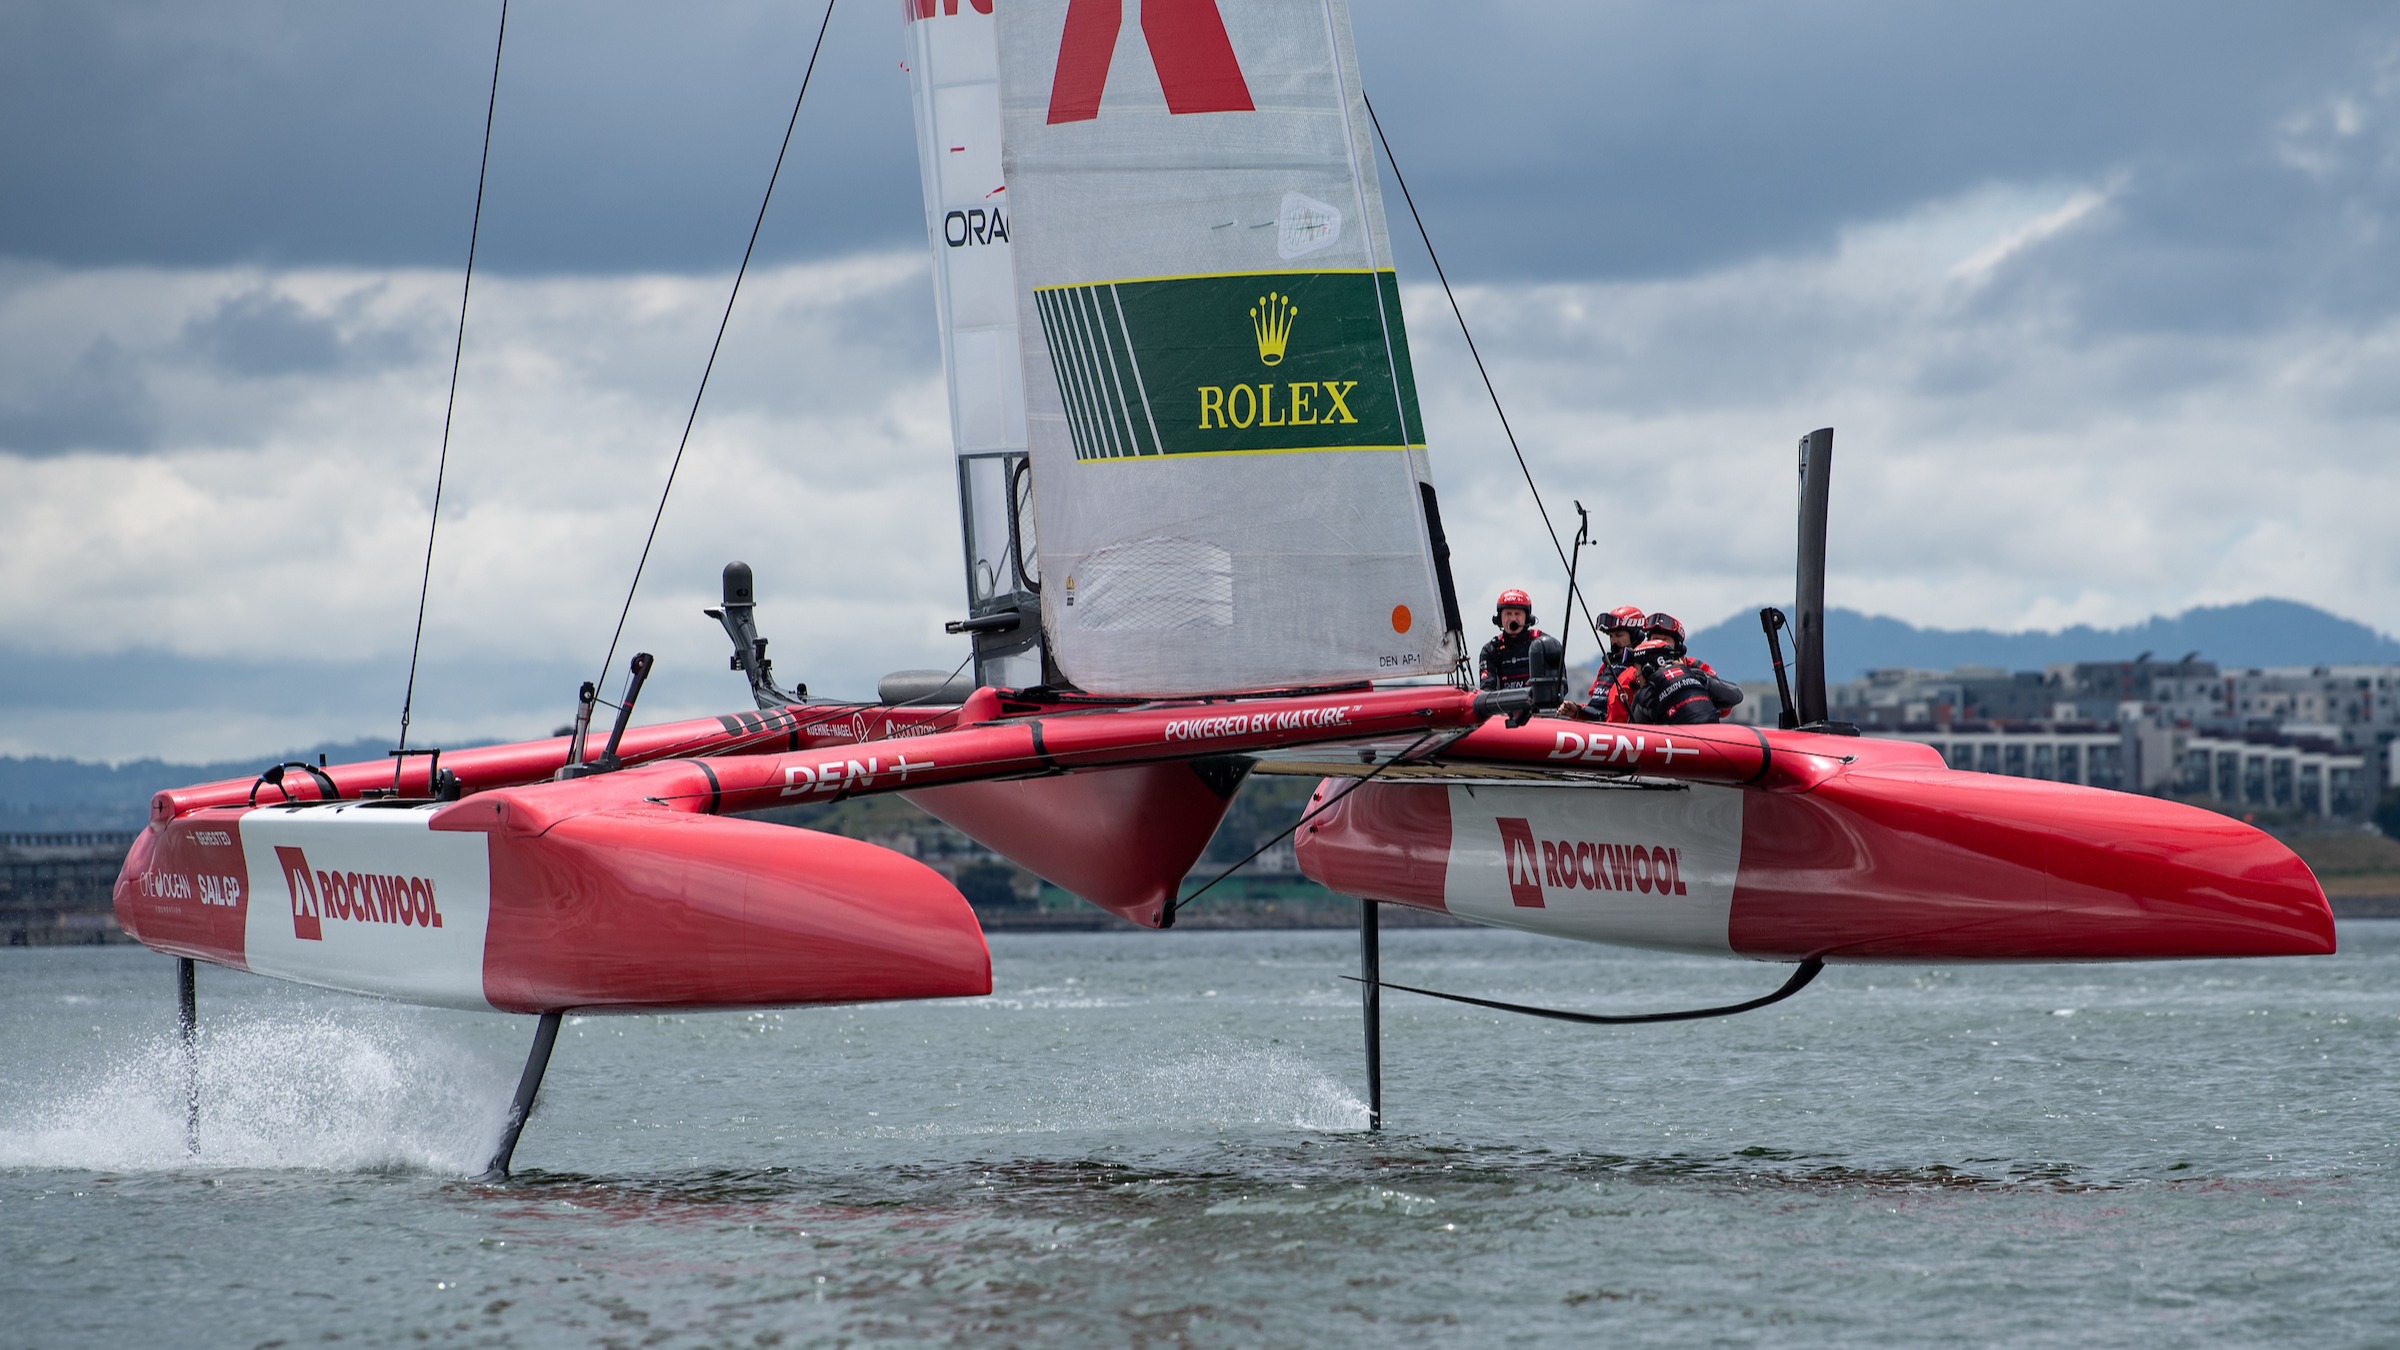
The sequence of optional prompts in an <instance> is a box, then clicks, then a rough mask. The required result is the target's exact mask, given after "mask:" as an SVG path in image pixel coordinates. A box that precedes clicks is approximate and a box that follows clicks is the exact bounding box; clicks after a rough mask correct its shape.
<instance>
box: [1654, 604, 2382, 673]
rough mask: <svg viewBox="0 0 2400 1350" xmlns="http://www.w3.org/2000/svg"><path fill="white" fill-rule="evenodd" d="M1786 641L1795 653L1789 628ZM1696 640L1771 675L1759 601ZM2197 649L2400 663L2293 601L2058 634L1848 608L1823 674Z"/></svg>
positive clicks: (2355, 631) (2171, 655)
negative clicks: (1921, 622)
mask: <svg viewBox="0 0 2400 1350" xmlns="http://www.w3.org/2000/svg"><path fill="white" fill-rule="evenodd" d="M1787 612H1788V611H1787ZM1785 643H1786V645H1785V648H1784V652H1785V656H1786V659H1789V656H1790V652H1791V648H1790V645H1789V643H1790V634H1789V632H1788V631H1787V632H1786V634H1785ZM1691 646H1692V650H1693V651H1694V652H1696V653H1698V654H1699V655H1700V656H1702V657H1704V658H1706V659H1707V660H1708V661H1709V663H1710V664H1712V665H1714V666H1716V667H1717V668H1718V669H1719V670H1722V671H1724V672H1726V673H1727V674H1729V675H1733V676H1735V677H1736V678H1739V679H1751V678H1765V677H1766V676H1767V675H1768V674H1769V671H1770V667H1769V666H1768V664H1767V645H1766V639H1765V638H1764V637H1762V636H1761V635H1760V633H1759V629H1758V610H1757V609H1756V608H1752V609H1748V610H1745V611H1743V612H1742V613H1739V614H1736V615H1734V616H1733V617H1732V618H1730V619H1727V620H1725V621H1724V622H1723V623H1719V624H1715V625H1712V626H1711V627H1708V628H1704V629H1702V630H1700V631H1699V632H1697V633H1694V634H1693V635H1692V642H1691ZM2193 651H2196V652H2198V653H2199V654H2200V656H2201V657H2202V659H2204V660H2209V661H2214V662H2216V663H2217V664H2218V665H2219V666H2222V667H2225V668H2228V669H2238V668H2243V667H2249V666H2311V665H2336V664H2345V663H2374V662H2387V663H2395V664H2400V642H2395V641H2394V640H2392V639H2391V638H2389V637H2386V636H2384V635H2383V634H2381V633H2378V632H2376V631H2375V630H2374V629H2372V628H2369V627H2367V626H2366V625H2365V624H2362V623H2357V622H2354V621H2352V620H2349V619H2345V618H2342V617H2341V616H2340V615H2337V614H2328V613H2327V612H2325V611H2324V610H2321V609H2318V608H2316V607H2315V606H2313V605H2304V604H2301V603H2299V602H2298V601H2294V600H2251V601H2248V602H2245V603H2243V604H2239V605H2204V606H2201V607H2200V608H2197V609H2188V610H2185V611H2184V612H2183V613H2181V614H2177V615H2174V616H2173V617H2153V618H2150V619H2146V620H2144V621H2142V622H2141V623H2138V624H2132V625H2129V626H2127V627H2124V628H2092V627H2088V626H2085V625H2082V624H2078V625H2076V626H2075V627H2073V628H2068V629H2064V630H2062V631H2059V632H2055V633H2038V632H2037V633H1996V632H1993V631H1991V630H1990V629H1986V628H1965V629H1947V628H1919V627H1917V626H1916V625H1915V624H1911V623H1906V622H1903V621H1902V620H1899V619H1887V618H1882V617H1880V616H1876V615H1868V614H1861V613H1859V612H1857V611H1856V610H1849V609H1835V610H1831V611H1829V612H1828V613H1827V615H1826V618H1825V674H1826V678H1827V679H1829V680H1835V681H1840V680H1853V679H1857V678H1858V677H1859V676H1861V675H1863V674H1865V673H1866V672H1867V671H1869V670H1873V669H1876V668H1879V667H1887V666H1916V667H1920V668H1924V669H1929V670H1948V669H1950V668H1951V667H1953V666H1965V665H1977V666H1998V667H2000V668H2002V669H2004V670H2039V669H2041V668H2042V667H2043V666H2045V665H2048V664H2049V663H2051V662H2053V661H2128V660H2131V659H2133V658H2134V657H2136V656H2139V655H2141V654H2142V653H2143V652H2149V653H2150V654H2152V655H2153V656H2155V657H2157V658H2159V659H2161V660H2170V661H2171V660H2174V659H2175V658H2177V657H2180V656H2182V655H2183V654H2184V653H2185V652H2193Z"/></svg>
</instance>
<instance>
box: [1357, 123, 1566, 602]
mask: <svg viewBox="0 0 2400 1350" xmlns="http://www.w3.org/2000/svg"><path fill="white" fill-rule="evenodd" d="M1358 98H1359V101H1360V102H1361V103H1364V104H1366V105H1367V121H1368V122H1369V123H1371V124H1372V125H1373V126H1374V128H1375V140H1376V142H1377V143H1378V144H1380V145H1382V146H1383V158H1384V162H1385V163H1387V164H1390V165H1391V166H1392V181H1393V182H1394V183H1397V184H1399V185H1400V200H1401V201H1403V202H1406V203H1408V215H1409V219H1411V220H1413V221H1415V222H1416V223H1417V238H1419V239H1422V240H1424V241H1425V256H1426V257H1428V258H1431V259H1433V275H1434V276H1435V277H1436V278H1438V279H1439V280H1440V281H1441V283H1442V295H1443V296H1444V297H1445V298H1446V299H1448V300H1449V301H1450V313H1451V314H1452V316H1454V317H1455V318H1457V320H1458V331H1459V335H1460V336H1461V337H1464V338H1465V339H1466V340H1467V353H1468V354H1469V355H1471V356H1473V357H1474V358H1475V373H1476V374H1478V375H1481V376H1482V377H1483V392H1484V393H1485V394H1487V395H1489V396H1490V397H1491V400H1492V411H1493V412H1494V413H1496V414H1498V415H1499V417H1500V430H1501V431H1502V432H1503V433H1504V434H1505V435H1507V437H1508V449H1509V453H1511V454H1513V455H1515V456H1516V457H1517V470H1518V472H1520V473H1522V474H1524V475H1525V490H1526V491H1528V492H1530V493H1532V494H1533V509H1534V510H1536V511H1539V512H1540V513H1541V516H1542V529H1543V530H1545V531H1547V532H1548V533H1549V535H1550V548H1551V550H1552V551H1553V552H1555V553H1557V554H1558V565H1559V566H1560V567H1561V568H1564V569H1567V570H1569V571H1572V570H1573V569H1574V566H1575V565H1574V564H1573V563H1572V562H1570V561H1568V560H1567V550H1566V546H1565V545H1563V544H1561V543H1559V542H1558V527H1557V526H1556V525H1553V524H1551V523H1550V508H1549V507H1548V506H1546V505H1544V504H1543V503H1542V490H1541V489H1540V488H1538V487H1536V486H1534V482H1533V469H1532V468H1531V467H1530V466H1528V465H1527V464H1526V463H1525V452H1524V450H1522V449H1520V448H1519V447H1518V445H1517V432H1516V428H1514V427H1512V426H1510V425H1509V424H1508V410H1507V409H1506V408H1503V407H1501V406H1500V391H1499V390H1498V389H1496V388H1494V387H1493V386H1492V372H1491V371H1489V370H1487V369H1485V368H1484V364H1483V352H1482V351H1481V349H1479V348H1477V347H1476V345H1475V334H1474V333H1473V332H1472V331H1470V330H1469V329H1468V327H1467V315H1466V311H1465V310H1463V309H1460V308H1459V306H1458V295H1457V293H1456V292H1454V291H1452V290H1451V289H1450V276H1449V273H1447V272H1445V271H1443V270H1442V255H1441V254H1439V253H1436V252H1434V250H1433V236H1432V235H1430V234H1428V233H1426V231H1425V217H1424V216H1423V215H1421V214H1419V213H1418V211H1417V199H1416V198H1415V197H1414V196H1412V195H1410V193H1409V190H1408V179H1407V178H1406V177H1405V176H1403V175H1402V174H1401V172H1400V161H1399V160H1398V159H1396V158H1394V157H1393V155H1392V141H1391V138H1390V137H1388V136H1386V135H1384V134H1383V121H1382V119H1380V118H1378V117H1376V116H1375V101H1374V100H1373V99H1370V98H1368V97H1367V96H1366V93H1365V92H1364V91H1363V90H1362V91H1361V92H1360V93H1359V96H1358ZM1578 607H1579V608H1581V609H1582V610H1583V621H1584V624H1585V625H1586V626H1587V627H1589V626H1591V623H1592V606H1591V602H1590V601H1588V600H1583V599H1581V598H1580V597H1578ZM1573 618H1574V616H1573V615H1571V614H1570V615H1569V616H1568V619H1569V621H1570V622H1572V621H1573Z"/></svg>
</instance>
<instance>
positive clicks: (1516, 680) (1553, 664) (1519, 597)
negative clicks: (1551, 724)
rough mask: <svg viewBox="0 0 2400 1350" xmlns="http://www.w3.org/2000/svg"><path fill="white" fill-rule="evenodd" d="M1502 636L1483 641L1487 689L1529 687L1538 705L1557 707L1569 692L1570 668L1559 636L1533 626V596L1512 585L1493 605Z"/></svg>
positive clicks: (1481, 666)
mask: <svg viewBox="0 0 2400 1350" xmlns="http://www.w3.org/2000/svg"><path fill="white" fill-rule="evenodd" d="M1492 624H1493V626H1494V627H1496V628H1498V629H1499V630H1500V634H1499V636H1497V637H1495V638H1493V639H1492V640H1491V641H1489V642H1486V643H1485V644H1483V655H1482V657H1481V659H1480V660H1479V662H1478V663H1477V668H1478V669H1479V670H1480V671H1481V672H1482V679H1481V680H1480V681H1479V683H1480V684H1481V686H1482V687H1483V688H1485V689H1526V690H1530V691H1531V692H1532V694H1533V706H1534V707H1536V708H1554V707H1556V706H1558V704H1559V703H1560V702H1562V701H1563V700H1564V699H1565V698H1566V696H1567V671H1566V663H1565V661H1564V659H1563V654H1562V652H1561V649H1560V647H1559V645H1558V639H1557V638H1554V637H1551V636H1550V635H1549V634H1547V633H1544V632H1543V631H1542V630H1541V629H1539V628H1536V627H1534V626H1533V597H1532V596H1529V595H1527V594H1526V593H1525V592H1523V591H1521V590H1517V589H1515V588H1514V587H1511V588H1510V589H1508V590H1505V591H1502V592H1500V599H1499V601H1498V602H1497V603H1496V604H1494V605H1493V606H1492Z"/></svg>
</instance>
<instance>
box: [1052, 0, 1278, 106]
mask: <svg viewBox="0 0 2400 1350" xmlns="http://www.w3.org/2000/svg"><path fill="white" fill-rule="evenodd" d="M1124 24H1125V4H1124V0H1068V3H1067V23H1066V29H1065V31H1064V32H1063V33H1061V34H1060V35H1059V42H1058V70H1057V73H1056V74H1055V75H1053V76H1052V77H1051V80H1050V118H1049V120H1050V123H1051V125H1053V126H1055V125H1057V124H1058V123H1060V122H1088V121H1090V120H1092V119H1093V118H1095V117H1098V116H1099V115H1100V95H1101V92H1102V91H1103V90H1105V89H1107V88H1108V65H1109V59H1110V58H1111V57H1113V56H1115V55H1116V51H1117V30H1118V29H1120V28H1122V27H1123V26H1124ZM1142 40H1143V41H1144V42H1146V43H1148V44H1149V47H1150V63H1151V64H1152V65H1153V66H1156V67H1157V68H1158V87H1159V89H1160V90H1161V91H1162V92H1164V93H1165V94H1166V96H1167V111H1168V112H1170V113H1209V112H1250V111H1252V109H1253V106H1254V105H1253V104H1252V103H1251V102H1250V85H1249V83H1248V82H1247V81H1245V80H1244V79H1243V78H1242V63H1241V62H1240V61H1239V60H1237V59H1236V58H1235V57H1234V54H1233V40H1232V39H1231V38H1229V37H1227V36H1226V35H1225V16H1224V15H1222V14H1219V13H1218V12H1217V0H1142Z"/></svg>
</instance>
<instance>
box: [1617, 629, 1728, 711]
mask: <svg viewBox="0 0 2400 1350" xmlns="http://www.w3.org/2000/svg"><path fill="white" fill-rule="evenodd" d="M1643 629H1644V631H1646V632H1647V633H1648V634H1649V638H1648V640H1647V641H1646V642H1644V643H1643V644H1642V645H1641V646H1639V647H1636V648H1634V650H1635V651H1636V652H1641V651H1644V650H1647V649H1648V648H1649V647H1650V645H1651V644H1653V643H1662V642H1663V643H1665V644H1666V648H1665V653H1664V659H1668V660H1672V661H1673V662H1675V663H1676V664H1677V665H1678V666H1680V667H1681V668H1682V669H1684V670H1686V671H1688V672H1690V673H1691V674H1692V675H1694V676H1696V677H1698V679H1699V680H1700V682H1701V687H1702V689H1704V690H1705V691H1706V692H1707V694H1708V697H1709V701H1710V703H1712V704H1713V705H1715V709H1716V717H1718V718H1721V717H1723V716H1725V715H1726V714H1727V713H1729V712H1731V711H1732V710H1733V709H1735V708H1737V707H1739V706H1741V702H1742V687H1741V686H1740V685H1738V684H1735V683H1733V682H1732V681H1731V680H1728V679H1725V678H1723V677H1722V676H1720V675H1718V674H1717V672H1716V668H1715V667H1713V666H1711V665H1709V664H1708V663H1707V662H1706V661H1703V660H1701V659H1699V658H1698V657H1696V656H1693V655H1692V654H1691V653H1689V652H1688V651H1686V650H1685V649H1684V645H1683V622H1682V620H1680V619H1677V618H1676V617H1675V616H1674V615H1672V614H1665V613H1657V614H1652V615H1651V616H1650V617H1649V618H1648V619H1646V620H1644V622H1643ZM1653 664H1654V665H1655V664H1656V661H1655V660H1654V662H1653ZM1652 683H1654V681H1653V680H1652V679H1651V675H1650V673H1648V672H1645V671H1643V670H1641V669H1639V668H1638V666H1637V668H1636V669H1635V670H1633V671H1632V672H1630V673H1629V674H1628V675H1627V677H1626V678H1625V680H1624V681H1622V685H1623V687H1624V691H1625V699H1624V702H1623V704H1622V705H1621V706H1622V707H1623V708H1624V710H1625V711H1626V712H1627V713H1628V714H1629V715H1631V716H1632V718H1633V720H1634V721H1637V722H1639V721H1643V720H1645V719H1644V718H1643V716H1642V713H1641V708H1640V700H1639V698H1638V697H1637V695H1638V692H1639V690H1640V689H1642V688H1644V687H1647V686H1648V685H1650V684H1652ZM1709 720H1715V719H1714V718H1712V719H1709Z"/></svg>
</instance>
